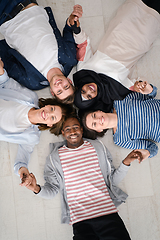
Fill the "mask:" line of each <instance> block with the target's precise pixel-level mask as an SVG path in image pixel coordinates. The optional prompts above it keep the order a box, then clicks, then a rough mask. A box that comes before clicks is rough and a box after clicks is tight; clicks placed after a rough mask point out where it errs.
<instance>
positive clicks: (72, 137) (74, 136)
mask: <svg viewBox="0 0 160 240" xmlns="http://www.w3.org/2000/svg"><path fill="white" fill-rule="evenodd" d="M77 137H78V136H77V135H73V136H70V138H71V139H75V138H77Z"/></svg>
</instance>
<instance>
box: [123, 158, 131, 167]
mask: <svg viewBox="0 0 160 240" xmlns="http://www.w3.org/2000/svg"><path fill="white" fill-rule="evenodd" d="M122 163H123V164H124V165H126V166H130V165H131V163H130V162H128V161H127V160H126V159H124V160H123V161H122Z"/></svg>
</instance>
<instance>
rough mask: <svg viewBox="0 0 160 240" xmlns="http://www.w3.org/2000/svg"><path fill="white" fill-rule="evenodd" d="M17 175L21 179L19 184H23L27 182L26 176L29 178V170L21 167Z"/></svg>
mask: <svg viewBox="0 0 160 240" xmlns="http://www.w3.org/2000/svg"><path fill="white" fill-rule="evenodd" d="M18 173H19V175H20V179H21V180H22V182H21V184H20V185H21V186H24V185H25V184H27V183H28V182H27V181H28V178H29V171H28V169H27V168H26V167H21V168H20V169H19V171H18Z"/></svg>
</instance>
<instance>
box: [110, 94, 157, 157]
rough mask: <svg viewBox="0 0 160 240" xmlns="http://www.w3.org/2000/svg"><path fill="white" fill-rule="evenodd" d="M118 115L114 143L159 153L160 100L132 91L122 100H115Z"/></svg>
mask: <svg viewBox="0 0 160 240" xmlns="http://www.w3.org/2000/svg"><path fill="white" fill-rule="evenodd" d="M114 108H115V110H116V113H117V116H118V125H117V130H116V132H115V134H114V136H113V140H114V143H115V144H117V145H118V146H121V147H124V148H129V149H148V150H149V152H150V157H153V156H154V155H156V154H157V151H158V147H157V145H156V144H155V143H154V142H153V141H155V142H160V125H159V124H160V100H158V99H152V98H149V95H142V94H140V93H131V94H129V95H128V96H127V97H126V98H125V99H124V100H122V101H114Z"/></svg>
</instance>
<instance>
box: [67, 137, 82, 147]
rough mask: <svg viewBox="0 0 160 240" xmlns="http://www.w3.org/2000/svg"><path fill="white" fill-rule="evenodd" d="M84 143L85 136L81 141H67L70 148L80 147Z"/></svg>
mask: <svg viewBox="0 0 160 240" xmlns="http://www.w3.org/2000/svg"><path fill="white" fill-rule="evenodd" d="M83 143H84V141H83V138H82V139H81V141H80V142H78V143H75V144H74V143H72V144H71V143H69V142H68V141H67V147H68V148H74V149H75V148H78V147H80V146H81V145H82V144H83Z"/></svg>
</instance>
